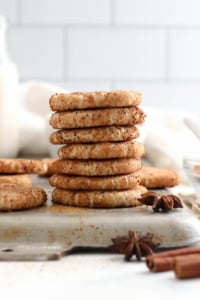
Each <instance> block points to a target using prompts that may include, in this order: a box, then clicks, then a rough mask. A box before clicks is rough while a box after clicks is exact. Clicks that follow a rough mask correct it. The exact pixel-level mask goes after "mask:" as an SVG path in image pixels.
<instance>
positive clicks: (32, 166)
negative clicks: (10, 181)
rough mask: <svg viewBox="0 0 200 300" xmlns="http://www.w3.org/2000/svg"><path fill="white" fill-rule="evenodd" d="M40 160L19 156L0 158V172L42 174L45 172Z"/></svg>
mask: <svg viewBox="0 0 200 300" xmlns="http://www.w3.org/2000/svg"><path fill="white" fill-rule="evenodd" d="M43 168H44V167H43V165H42V163H41V161H40V160H32V159H21V158H1V159H0V173H7V174H24V173H29V174H31V173H32V174H42V173H43V172H45V170H44V169H43Z"/></svg>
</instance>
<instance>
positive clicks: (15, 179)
mask: <svg viewBox="0 0 200 300" xmlns="http://www.w3.org/2000/svg"><path fill="white" fill-rule="evenodd" d="M9 183H10V184H16V185H22V186H32V178H31V176H29V175H26V174H17V175H0V185H1V184H9Z"/></svg>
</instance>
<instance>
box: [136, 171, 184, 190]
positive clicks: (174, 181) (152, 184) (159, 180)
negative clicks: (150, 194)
mask: <svg viewBox="0 0 200 300" xmlns="http://www.w3.org/2000/svg"><path fill="white" fill-rule="evenodd" d="M138 173H139V176H140V184H141V185H143V186H146V187H147V188H149V189H153V188H165V187H174V186H176V185H178V184H179V180H180V179H179V176H178V174H177V173H176V172H175V171H173V170H171V169H165V168H157V167H146V166H143V167H142V169H140V170H139V171H138Z"/></svg>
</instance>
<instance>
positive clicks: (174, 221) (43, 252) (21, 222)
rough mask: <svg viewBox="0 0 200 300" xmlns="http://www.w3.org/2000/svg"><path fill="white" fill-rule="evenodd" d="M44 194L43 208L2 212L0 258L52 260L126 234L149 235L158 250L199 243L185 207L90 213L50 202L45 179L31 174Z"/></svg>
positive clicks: (198, 229)
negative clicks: (168, 210) (45, 200)
mask: <svg viewBox="0 0 200 300" xmlns="http://www.w3.org/2000/svg"><path fill="white" fill-rule="evenodd" d="M33 182H34V185H37V186H40V187H43V188H44V189H45V190H46V192H47V194H48V202H47V205H46V206H44V207H40V208H36V209H31V210H26V211H19V212H10V213H0V228H1V229H0V260H52V259H59V258H61V257H62V256H63V255H66V254H69V253H70V252H71V251H73V249H76V248H79V247H81V248H85V247H86V248H88V247H91V248H106V247H108V246H109V245H111V244H112V242H111V238H114V237H116V236H118V235H127V234H128V231H129V230H130V229H131V230H134V231H136V232H138V233H141V232H143V233H145V232H151V233H153V235H154V241H155V242H156V243H159V244H160V245H159V247H160V248H171V247H173V248H174V247H182V246H189V245H192V244H194V243H198V242H199V241H200V223H199V220H198V219H197V218H196V217H195V216H194V215H193V214H192V213H191V212H190V211H189V210H188V209H187V208H183V209H177V210H174V211H172V212H170V213H153V211H152V209H151V208H150V207H146V206H141V207H136V208H116V209H91V208H77V207H67V206H62V205H54V204H52V203H51V190H52V188H51V187H50V185H49V183H48V178H46V177H37V176H33Z"/></svg>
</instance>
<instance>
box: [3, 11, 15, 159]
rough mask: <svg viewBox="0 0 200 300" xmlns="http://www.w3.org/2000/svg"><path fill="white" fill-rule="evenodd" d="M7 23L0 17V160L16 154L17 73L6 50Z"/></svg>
mask: <svg viewBox="0 0 200 300" xmlns="http://www.w3.org/2000/svg"><path fill="white" fill-rule="evenodd" d="M6 29H7V23H6V19H5V18H4V17H3V16H0V158H2V157H16V156H17V154H18V147H19V145H18V134H19V122H18V118H19V115H18V112H19V103H18V102H19V101H18V82H19V81H18V72H17V68H16V66H15V64H14V63H13V62H12V61H11V60H10V58H9V56H8V53H7V49H6Z"/></svg>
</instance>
